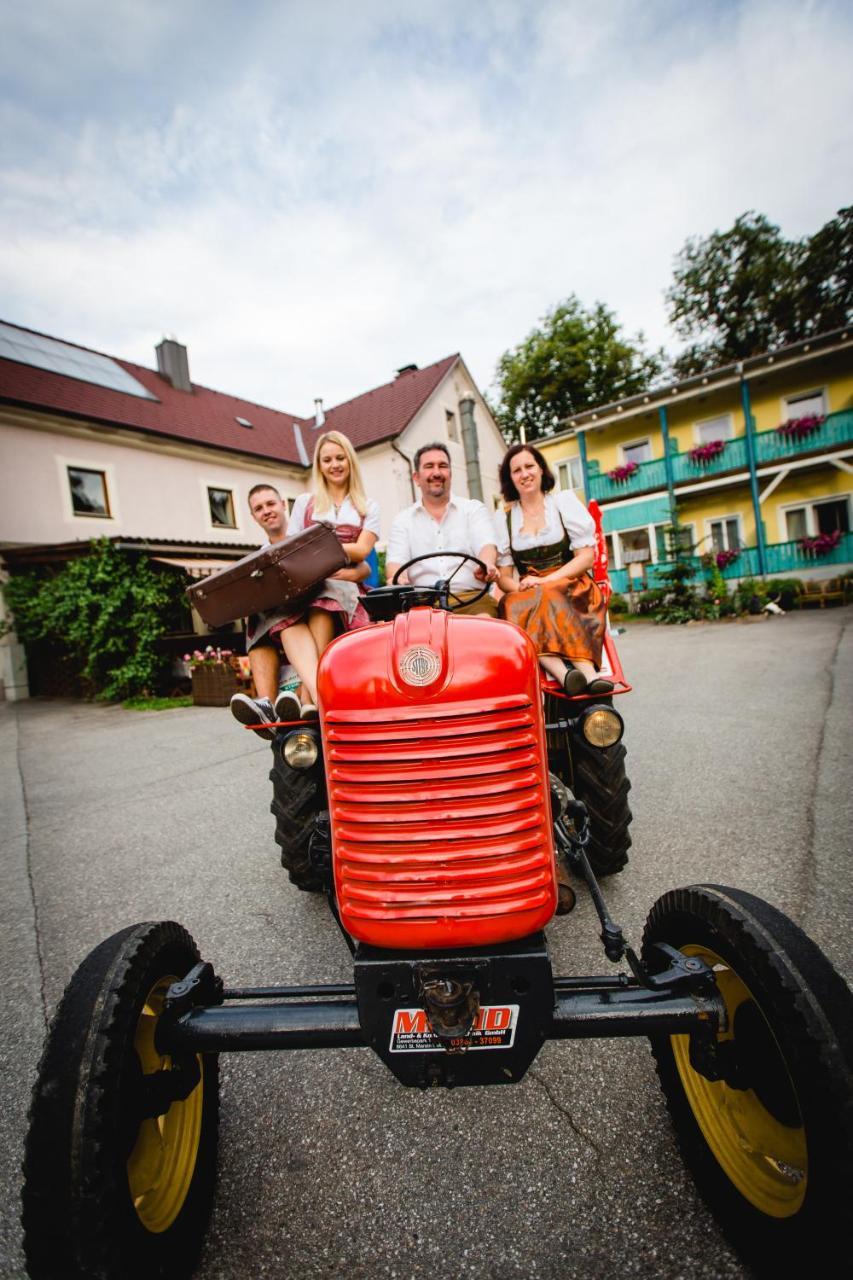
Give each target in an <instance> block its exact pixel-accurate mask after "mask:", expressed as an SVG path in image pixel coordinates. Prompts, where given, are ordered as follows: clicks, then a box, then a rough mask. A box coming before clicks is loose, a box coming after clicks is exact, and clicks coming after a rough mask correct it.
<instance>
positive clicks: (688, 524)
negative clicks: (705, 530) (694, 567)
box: [649, 520, 696, 564]
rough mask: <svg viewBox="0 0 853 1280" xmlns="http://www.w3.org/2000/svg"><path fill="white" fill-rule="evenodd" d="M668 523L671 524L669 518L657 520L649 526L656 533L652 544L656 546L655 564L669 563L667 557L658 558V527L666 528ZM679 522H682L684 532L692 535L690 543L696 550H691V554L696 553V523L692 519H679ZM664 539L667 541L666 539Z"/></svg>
mask: <svg viewBox="0 0 853 1280" xmlns="http://www.w3.org/2000/svg"><path fill="white" fill-rule="evenodd" d="M668 524H669V521H667V520H655V522H654V523H653V524H651V525H650V526H649V528H650V529H651V530H652V533H653V534H654V542H653V544H652V545H653V546H654V552H655V554H654V561H653V563H654V564H666V563H667V561H666V559H664V560H659V559H658V555H657V551H658V536H657V531H658V529H659V528H661V529H665V528H667V526H668ZM679 524H680V526H681V528H682V530H683V531H684V533H688V534H689V535H690V538H689V541H690V545H691V546H692V547H693V548H694V550H693V551H691V553H690V554H691V555H694V554H695V548H696V525H695V523H694V522H693V521H692V520H680V521H679ZM664 541H665V539H664ZM664 550H666V548H664Z"/></svg>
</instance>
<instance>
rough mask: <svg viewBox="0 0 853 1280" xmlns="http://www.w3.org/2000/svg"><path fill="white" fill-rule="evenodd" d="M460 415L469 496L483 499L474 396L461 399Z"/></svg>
mask: <svg viewBox="0 0 853 1280" xmlns="http://www.w3.org/2000/svg"><path fill="white" fill-rule="evenodd" d="M459 417H460V420H461V422H462V447H463V449H464V450H465V469H466V471H467V474H468V497H469V498H477V499H478V500H479V501H480V502H482V501H483V483H482V479H481V477H480V446H479V441H478V440H477V424H476V422H475V421H474V397H473V396H471V395H467V396H463V397H462V399H461V400H460V401H459Z"/></svg>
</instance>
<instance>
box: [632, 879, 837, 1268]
mask: <svg viewBox="0 0 853 1280" xmlns="http://www.w3.org/2000/svg"><path fill="white" fill-rule="evenodd" d="M657 942H667V943H669V944H670V945H672V946H675V947H678V948H680V949H682V950H685V951H688V952H689V953H691V954H699V955H702V956H704V957H705V958H706V959H707V960H708V961H709V963H712V964H713V965H714V967H715V971H716V973H717V978H718V985H719V989H720V991H721V993H722V994H723V997H724V999H725V1001H726V1006H727V1010H728V1013H729V1024H730V1025H729V1028H727V1029H726V1030H724V1031H723V1032H722V1033H721V1034H720V1035H719V1037H718V1042H719V1043H720V1044H721V1045H722V1046H724V1047H723V1049H722V1052H721V1055H720V1061H721V1064H722V1065H723V1067H724V1070H725V1073H726V1076H727V1080H720V1081H717V1082H713V1083H712V1082H710V1081H708V1080H706V1079H705V1078H704V1077H703V1076H701V1075H700V1074H699V1073H698V1072H696V1071H694V1070H693V1069H692V1067H691V1066H690V1063H689V1059H688V1053H687V1049H688V1043H689V1042H688V1037H686V1036H673V1037H669V1036H660V1037H653V1038H652V1052H653V1054H654V1057H655V1060H656V1063H657V1070H658V1075H659V1077H660V1082H661V1086H662V1088H663V1091H664V1094H665V1096H666V1101H667V1106H668V1108H669V1111H670V1114H671V1116H672V1120H673V1123H674V1125H675V1128H676V1132H677V1135H678V1140H679V1144H680V1147H681V1151H682V1154H683V1156H684V1160H685V1162H686V1164H687V1166H688V1168H689V1169H690V1172H691V1173H692V1175H693V1178H694V1179H695V1181H696V1184H697V1186H698V1188H699V1190H700V1192H701V1193H702V1195H703V1197H704V1199H705V1200H706V1201H707V1203H708V1205H709V1206H710V1208H711V1209H712V1211H713V1212H714V1213H715V1215H716V1216H717V1218H718V1220H719V1223H720V1226H721V1228H722V1230H723V1232H724V1233H725V1234H726V1236H727V1237H728V1238H729V1240H730V1241H731V1242H732V1244H733V1245H734V1246H735V1248H736V1249H738V1251H739V1252H740V1254H741V1255H742V1257H743V1258H744V1259H745V1260H746V1261H747V1262H749V1263H750V1264H751V1265H752V1267H753V1269H754V1270H755V1271H756V1272H757V1273H758V1274H760V1275H763V1274H768V1275H770V1274H773V1275H774V1276H777V1277H778V1276H780V1275H781V1276H786V1275H791V1274H794V1273H795V1272H796V1270H797V1268H798V1267H799V1266H801V1265H804V1264H807V1265H809V1266H810V1267H812V1268H813V1267H814V1266H815V1264H816V1263H817V1264H818V1265H819V1263H818V1259H819V1258H820V1257H824V1258H826V1259H831V1258H834V1257H843V1256H846V1251H847V1246H848V1240H849V1204H850V1179H851V1169H853V995H851V992H850V991H849V989H848V987H847V985H846V983H845V982H844V981H843V980H842V979H841V978H840V977H839V975H838V974H837V973H836V972H835V970H834V969H833V968H832V966H831V965H830V963H829V961H828V960H827V959H826V957H825V956H824V955H823V953H822V952H821V951H820V950H819V949H818V947H816V946H815V944H814V943H813V942H812V941H811V940H810V939H809V938H808V937H807V936H806V935H805V934H804V933H803V931H802V930H801V929H799V928H798V927H797V926H796V925H795V924H793V923H792V921H790V920H789V919H788V918H787V916H784V915H782V913H781V912H779V911H777V910H776V909H775V908H774V907H771V906H770V905H769V904H768V903H766V902H764V901H763V900H762V899H761V898H756V897H753V895H752V894H749V893H743V892H741V891H739V890H737V889H727V888H724V887H722V886H719V885H693V886H691V887H690V888H687V889H677V890H675V891H673V892H672V893H667V894H665V895H664V897H662V898H660V899H659V901H658V902H656V903H655V905H654V907H653V908H652V911H651V913H650V915H649V918H648V921H647V924H646V930H645V934H644V937H643V955H644V958H645V960H646V962H647V963H648V964H649V966H650V967H651V968H653V969H657V970H660V969H661V968H663V967H664V964H665V962H664V961H662V960H661V958H660V956H659V954H658V953H656V952H655V950H654V944H655V943H657Z"/></svg>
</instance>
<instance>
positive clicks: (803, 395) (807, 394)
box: [781, 386, 829, 422]
mask: <svg viewBox="0 0 853 1280" xmlns="http://www.w3.org/2000/svg"><path fill="white" fill-rule="evenodd" d="M817 397H819V398H820V402H821V405H822V408H821V413H822V414H824V415H826V414H827V413H828V412H829V406H828V403H827V389H826V387H825V386H823V387H815V388H814V389H813V390H812V391H794V392H793V393H792V394H791V395H789V396H782V398H781V405H782V409H781V413H782V418H781V421H782V422H790V421H791V419H792V418H797V417H800V418H802V417H803V416H805V415H803V414H797V413H796V412H792V410H791V407H790V401H791V400H812V399H815V398H817Z"/></svg>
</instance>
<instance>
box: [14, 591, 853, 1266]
mask: <svg viewBox="0 0 853 1280" xmlns="http://www.w3.org/2000/svg"><path fill="white" fill-rule="evenodd" d="M619 645H620V651H621V654H622V658H623V663H624V666H625V669H626V672H627V673H628V675H629V678H630V679H632V680H633V682H634V684H635V687H636V692H635V693H634V694H632V695H631V696H629V697H626V698H623V699H622V700H621V702H620V706H621V708H622V710H623V711H624V714H625V717H626V721H627V736H626V741H627V744H628V749H629V768H630V774H631V777H632V780H633V786H634V790H633V797H632V798H633V807H634V813H635V823H634V828H633V831H634V850H633V856H632V861H631V863H630V866H629V868H628V870H627V871H626V872H625V873H624V874H623V875H622V876H620V877H617V878H616V879H615V880H614V881H613V882H611V883H609V884H608V896H609V899H610V901H611V905H612V909H613V914H614V916H615V917H616V918H617V919H618V920H620V921H621V922H622V923H623V924H624V925H625V926H626V927H627V929H628V931H629V933H630V934H631V936H632V937H633V938H634V939H638V938H639V935H640V932H641V929H642V923H643V920H644V918H645V915H646V913H647V911H648V909H649V907H650V906H651V904H652V902H653V901H654V899H655V898H656V897H657V896H658V895H659V894H660V893H662V892H663V891H664V890H665V889H667V888H669V887H672V886H674V885H677V884H686V883H690V882H693V881H697V880H709V881H716V882H722V883H729V884H735V885H740V886H741V887H743V888H745V889H749V890H751V891H753V892H756V893H759V894H761V895H762V896H765V897H767V898H768V899H770V900H771V901H773V902H775V903H776V904H777V905H778V906H780V907H781V908H782V909H783V910H785V911H787V912H788V913H789V914H790V915H792V916H793V917H794V918H795V919H796V920H797V921H798V922H800V923H801V924H802V925H803V926H804V927H805V928H806V929H807V930H808V931H809V932H810V933H811V934H812V935H813V936H814V937H815V938H816V940H817V941H818V942H819V943H820V944H821V945H822V946H823V947H824V948H825V949H826V951H827V952H828V954H829V955H830V956H831V958H832V959H833V961H834V962H835V964H836V965H837V966H838V967H839V968H840V969H842V971H844V972H845V974H846V976H847V977H848V979H851V978H853V956H851V950H850V941H849V939H850V937H851V931H852V930H853V871H852V870H851V858H850V848H849V834H850V831H851V830H853V798H852V797H853V788H851V780H853V767H851V765H852V764H853V762H852V761H851V741H850V734H849V725H850V718H851V707H853V609H850V608H845V609H835V610H831V611H827V612H814V613H812V614H805V615H796V616H789V617H786V618H784V619H778V620H772V621H768V622H759V623H757V624H733V625H730V626H723V625H717V626H697V627H682V628H669V629H664V628H654V627H650V626H638V627H634V628H632V629H630V630H629V631H628V633H627V634H626V635H624V636H622V637H620V640H619ZM247 739H248V735H241V733H240V731H239V730H238V728H237V727H236V726H235V725H234V723H233V722H232V721H231V719H230V717H229V716H228V714H227V712H224V711H218V710H212V709H201V708H191V709H185V710H180V711H173V712H165V713H143V714H140V713H134V712H128V711H124V710H122V709H120V708H114V707H97V706H85V705H81V704H72V703H58V702H32V703H29V704H18V705H17V706H15V707H13V706H8V705H7V706H0V803H2V812H3V815H4V821H3V825H2V833H1V835H0V838H2V848H1V849H0V949H2V951H1V952H0V954H1V956H2V964H3V973H4V1000H3V1003H2V1012H0V1068H1V1069H2V1081H3V1091H4V1095H5V1096H4V1099H3V1105H2V1108H0V1178H1V1179H2V1197H0V1202H2V1206H3V1208H2V1214H3V1217H2V1221H0V1275H2V1276H3V1277H4V1278H5V1277H12V1276H20V1275H22V1274H23V1272H22V1263H21V1256H20V1252H19V1239H18V1224H17V1197H18V1193H19V1182H20V1175H19V1170H18V1164H19V1160H20V1149H21V1142H22V1136H23V1131H24V1124H25V1111H26V1105H27V1094H28V1091H29V1087H30V1084H31V1081H32V1077H33V1073H34V1069H35V1064H36V1061H37V1056H38V1052H39V1046H40V1042H41V1038H42V1035H43V1033H44V1026H45V1017H46V1015H49V1013H50V1011H51V1010H52V1009H53V1007H54V1006H55V1003H56V1001H57V999H58V997H59V995H60V993H61V990H62V987H63V984H64V983H65V981H66V980H67V978H68V976H69V975H70V973H71V972H72V970H73V968H74V967H75V966H76V965H77V964H78V963H79V961H80V960H81V959H82V957H83V956H84V955H85V954H86V952H87V951H88V950H89V949H90V948H91V947H92V946H93V945H94V944H95V943H96V942H98V941H99V940H100V939H101V938H103V937H104V936H105V935H107V934H109V933H111V932H113V931H114V930H116V929H118V928H121V927H123V926H124V925H127V924H130V923H133V922H135V921H138V920H144V919H156V918H168V917H171V918H174V919H177V920H180V921H181V922H182V923H183V924H185V925H186V926H187V927H188V928H189V930H190V931H191V932H192V933H193V934H194V935H195V936H196V938H197V939H198V941H199V944H200V946H201V948H202V951H203V953H204V955H205V956H206V957H207V958H209V959H212V960H213V961H214V963H215V965H216V967H217V970H218V971H219V972H220V973H221V974H222V975H223V976H224V977H225V978H226V980H227V981H231V982H236V981H239V982H243V983H251V982H261V981H265V982H281V983H284V982H291V981H294V982H295V981H336V980H337V981H341V980H344V981H345V980H348V977H349V973H348V953H347V951H346V948H345V946H344V944H343V942H342V940H341V939H340V936H339V934H338V933H337V931H336V928H335V926H334V924H333V922H332V920H331V918H330V917H329V915H328V912H327V911H326V909H325V907H324V905H323V903H322V902H319V901H317V900H316V899H315V898H309V897H306V896H304V895H301V894H298V893H297V892H296V891H294V890H293V889H292V888H291V887H290V886H289V885H288V884H287V881H286V878H285V876H284V875H283V873H282V872H281V870H280V868H279V867H278V866H277V860H276V851H275V846H274V845H273V843H272V840H271V819H270V816H269V814H268V812H267V806H268V802H269V796H268V783H267V780H266V768H267V751H268V748H267V747H265V746H263V745H261V744H259V743H257V742H256V741H247ZM549 933H550V939H551V945H552V950H553V953H554V957H555V968H556V969H557V971H561V972H577V973H581V972H584V971H586V972H603V971H604V970H605V969H606V967H607V965H606V962H605V961H604V960H603V958H602V957H601V956H600V954H599V951H598V947H597V943H596V931H595V929H594V921H593V918H592V912H591V910H590V907H589V903H588V902H586V901H582V902H581V904H580V905H579V907H578V910H577V911H576V912H575V913H574V915H573V916H571V917H569V918H568V919H566V920H563V921H560V922H557V923H556V924H555V925H554V926H553V927H552V928H551V930H550V931H549ZM220 1165H221V1168H220V1183H219V1193H218V1199H217V1206H216V1210H215V1216H214V1222H213V1225H212V1228H211V1231H210V1235H209V1239H208V1245H207V1248H206V1251H205V1254H204V1257H203V1260H202V1265H201V1268H200V1270H199V1272H198V1275H199V1276H200V1277H201V1278H202V1280H237V1278H238V1277H239V1278H240V1280H244V1278H245V1277H247V1276H252V1277H254V1276H271V1277H289V1276H293V1275H297V1274H299V1275H302V1276H305V1277H329V1276H347V1277H348V1278H349V1280H360V1278H364V1280H368V1278H372V1277H394V1276H400V1277H416V1278H418V1280H421V1278H423V1280H426V1278H427V1277H429V1280H433V1277H434V1276H435V1275H436V1274H445V1275H454V1276H465V1277H472V1278H473V1277H477V1278H479V1280H487V1278H488V1280H522V1278H523V1280H528V1278H529V1277H542V1278H544V1280H552V1278H553V1280H557V1277H560V1280H564V1278H566V1277H604V1276H611V1275H620V1276H638V1277H652V1276H655V1277H664V1278H666V1280H676V1278H679V1277H688V1276H689V1277H693V1278H695V1280H711V1278H712V1277H713V1278H714V1280H717V1278H719V1277H723V1278H726V1277H738V1276H742V1275H744V1274H745V1273H744V1271H743V1269H742V1267H741V1266H740V1264H739V1263H738V1262H737V1260H736V1259H735V1258H733V1256H732V1255H731V1253H730V1252H729V1250H728V1249H727V1247H726V1246H725V1244H724V1243H723V1242H722V1240H721V1238H720V1236H719V1233H718V1232H717V1230H716V1228H715V1226H714V1224H713V1222H712V1221H711V1220H710V1218H709V1216H708V1215H707V1213H706V1212H705V1210H704V1208H703V1206H702V1205H701V1203H700V1202H699V1201H698V1199H697V1197H696V1195H695V1193H694V1191H693V1189H692V1186H691V1184H690V1183H689V1181H688V1179H687V1177H686V1175H685V1173H684V1171H683V1169H682V1166H681V1163H680V1161H679V1159H678V1156H677V1154H676V1150H675V1146H674V1142H673V1138H672V1134H671V1132H670V1128H669V1125H668V1121H667V1118H666V1115H665V1112H664V1108H663V1104H662V1101H661V1099H660V1097H659V1095H658V1090H657V1085H656V1081H655V1077H654V1072H653V1070H652V1065H651V1060H650V1056H649V1053H648V1049H647V1046H646V1044H645V1042H643V1041H625V1042H622V1043H620V1042H617V1041H614V1042H609V1043H606V1042H601V1041H593V1042H590V1043H587V1044H583V1043H575V1044H552V1045H549V1046H546V1048H545V1049H544V1050H543V1052H542V1054H541V1055H540V1057H539V1059H538V1060H537V1062H536V1064H535V1065H534V1067H533V1068H532V1069H531V1071H530V1072H529V1074H528V1076H527V1078H526V1080H525V1081H524V1082H523V1083H522V1084H521V1085H518V1086H516V1087H510V1088H505V1089H489V1090H458V1091H456V1092H450V1093H448V1092H444V1091H434V1092H431V1093H428V1094H420V1093H416V1092H412V1091H409V1090H404V1089H402V1088H401V1087H400V1086H398V1085H397V1084H396V1083H395V1082H394V1081H393V1079H392V1078H391V1077H390V1076H389V1075H387V1074H386V1072H385V1069H384V1068H383V1067H382V1065H381V1064H380V1063H379V1061H378V1059H375V1058H373V1056H372V1055H370V1054H369V1053H368V1051H366V1050H349V1051H341V1052H337V1053H314V1054H308V1053H291V1054H280V1055H275V1054H246V1055H241V1056H234V1057H226V1058H225V1059H223V1133H222V1147H221V1161H220Z"/></svg>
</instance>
